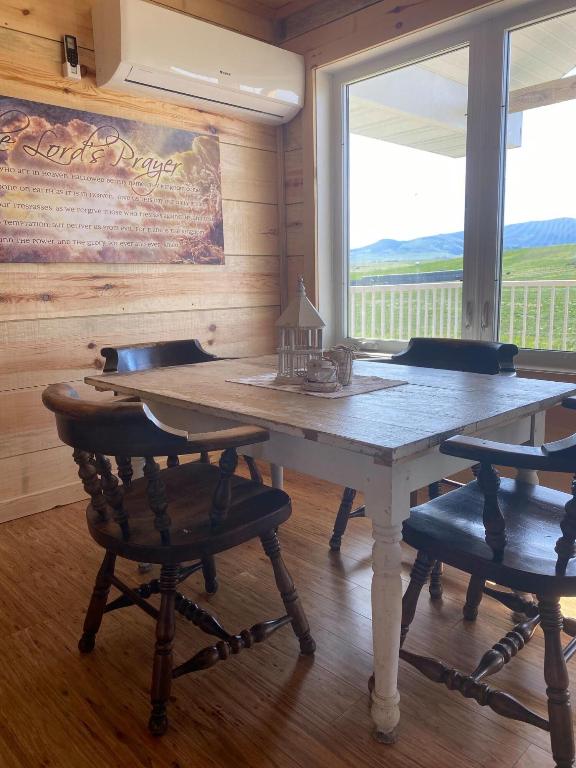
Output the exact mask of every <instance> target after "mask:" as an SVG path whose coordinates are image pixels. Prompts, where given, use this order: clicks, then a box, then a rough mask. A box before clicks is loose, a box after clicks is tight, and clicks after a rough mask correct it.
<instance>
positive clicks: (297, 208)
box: [286, 203, 304, 256]
mask: <svg viewBox="0 0 576 768" xmlns="http://www.w3.org/2000/svg"><path fill="white" fill-rule="evenodd" d="M303 214H304V206H303V205H302V203H293V204H292V205H287V206H286V244H287V250H288V256H301V255H302V254H303V253H304V240H303V238H302V222H303Z"/></svg>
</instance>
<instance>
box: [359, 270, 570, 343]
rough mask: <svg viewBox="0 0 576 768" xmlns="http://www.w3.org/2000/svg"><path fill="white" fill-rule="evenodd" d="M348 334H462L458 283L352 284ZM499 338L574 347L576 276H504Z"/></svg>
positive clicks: (367, 336) (365, 336) (399, 336)
mask: <svg viewBox="0 0 576 768" xmlns="http://www.w3.org/2000/svg"><path fill="white" fill-rule="evenodd" d="M349 290H350V335H351V336H353V337H354V338H362V339H402V340H403V339H409V338H410V337H411V336H436V337H439V336H452V337H457V336H459V335H460V327H461V322H462V283H461V282H459V281H458V282H456V281H454V282H440V283H411V284H405V285H366V286H364V285H356V286H351V287H350V289H349ZM500 340H501V341H511V342H514V343H515V344H518V346H521V347H528V348H534V349H541V348H545V349H565V350H571V351H573V350H576V280H526V281H520V280H504V281H503V282H502V301H501V307H500Z"/></svg>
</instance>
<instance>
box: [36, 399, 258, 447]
mask: <svg viewBox="0 0 576 768" xmlns="http://www.w3.org/2000/svg"><path fill="white" fill-rule="evenodd" d="M42 401H43V403H44V405H45V406H46V407H47V408H48V409H49V410H51V411H52V412H53V413H54V414H55V416H56V426H57V429H58V435H59V436H60V439H61V440H62V442H64V443H66V444H67V445H70V446H71V447H72V448H74V449H76V450H80V451H86V452H88V453H97V454H103V455H104V456H170V455H184V454H190V453H200V452H201V451H222V450H225V449H227V448H235V447H236V446H240V445H249V444H252V443H258V442H264V441H265V440H267V439H268V432H267V431H266V430H265V429H262V428H261V427H252V426H247V427H244V426H240V427H232V428H231V429H223V430H219V431H217V432H207V433H200V434H193V435H190V439H189V440H187V439H185V438H183V437H179V436H177V435H172V434H170V433H169V432H165V431H164V430H163V429H160V428H159V427H157V426H156V425H155V424H154V423H153V422H152V421H150V419H149V418H148V417H147V416H146V414H145V413H144V408H143V406H142V404H141V403H140V402H134V401H131V400H130V398H121V397H120V398H117V397H114V398H113V397H110V399H108V400H102V399H89V398H83V397H80V395H79V394H78V392H77V390H76V389H74V387H72V386H71V385H70V384H51V385H50V386H49V387H47V388H46V389H45V390H44V392H43V393H42Z"/></svg>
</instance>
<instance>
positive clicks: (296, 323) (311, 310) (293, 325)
mask: <svg viewBox="0 0 576 768" xmlns="http://www.w3.org/2000/svg"><path fill="white" fill-rule="evenodd" d="M324 325H325V323H324V321H323V320H322V318H321V317H320V315H319V314H318V312H317V311H316V308H315V307H314V305H313V304H312V303H311V302H310V300H309V299H308V297H307V296H306V288H305V287H304V280H303V278H302V277H299V278H298V293H297V295H296V297H295V298H294V299H293V300H292V301H291V302H290V304H288V306H287V307H286V309H285V311H284V312H283V313H282V315H281V316H280V317H279V319H278V320H277V321H276V326H277V328H279V331H280V339H279V346H278V374H277V376H276V383H277V384H301V383H302V382H303V381H304V377H305V375H306V367H307V365H308V361H309V360H313V359H317V360H321V359H322V329H323V328H324Z"/></svg>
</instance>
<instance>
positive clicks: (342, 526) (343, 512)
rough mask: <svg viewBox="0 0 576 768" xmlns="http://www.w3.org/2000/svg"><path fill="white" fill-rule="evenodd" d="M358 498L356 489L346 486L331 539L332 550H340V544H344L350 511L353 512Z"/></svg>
mask: <svg viewBox="0 0 576 768" xmlns="http://www.w3.org/2000/svg"><path fill="white" fill-rule="evenodd" d="M355 498H356V490H355V489H354V488H345V489H344V493H343V494H342V500H341V501H340V507H339V509H338V514H337V515H336V521H335V523H334V530H333V531H332V537H331V539H330V549H331V550H332V552H340V545H341V544H342V536H344V533H345V532H346V526H347V525H348V520H349V519H350V513H351V512H352V504H353V503H354V499H355Z"/></svg>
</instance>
